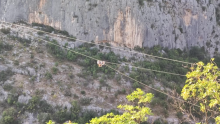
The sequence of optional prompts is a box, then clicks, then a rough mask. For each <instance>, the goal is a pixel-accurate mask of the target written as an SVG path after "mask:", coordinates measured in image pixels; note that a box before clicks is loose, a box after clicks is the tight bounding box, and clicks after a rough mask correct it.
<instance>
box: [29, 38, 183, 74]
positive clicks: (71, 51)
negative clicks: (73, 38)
mask: <svg viewBox="0 0 220 124" xmlns="http://www.w3.org/2000/svg"><path fill="white" fill-rule="evenodd" d="M26 35H29V36H32V35H30V34H26ZM36 39H38V40H42V41H45V42H46V43H49V44H53V45H55V46H58V47H60V48H63V49H66V50H69V51H71V52H74V53H76V54H80V55H82V56H85V57H88V58H90V59H93V60H96V61H97V60H98V59H96V58H94V57H91V56H87V55H85V54H82V53H80V52H77V51H74V50H72V49H69V48H66V47H63V46H61V45H58V44H55V43H52V42H50V41H47V40H44V39H42V38H36ZM105 62H106V63H109V64H114V65H119V66H123V64H119V63H113V62H108V61H105ZM124 64H127V65H129V66H131V67H134V68H137V69H141V70H147V71H152V72H158V73H164V74H171V75H176V76H182V77H185V76H186V75H181V74H176V73H171V72H165V71H158V70H153V69H147V68H141V67H136V66H133V65H130V64H128V63H124Z"/></svg>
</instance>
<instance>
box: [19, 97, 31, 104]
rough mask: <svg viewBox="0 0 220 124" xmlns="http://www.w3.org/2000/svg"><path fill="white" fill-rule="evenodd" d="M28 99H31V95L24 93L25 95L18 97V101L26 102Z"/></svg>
mask: <svg viewBox="0 0 220 124" xmlns="http://www.w3.org/2000/svg"><path fill="white" fill-rule="evenodd" d="M30 99H31V97H30V96H28V95H26V96H24V95H21V96H19V97H18V102H20V103H24V104H27V103H28V102H29V100H30Z"/></svg>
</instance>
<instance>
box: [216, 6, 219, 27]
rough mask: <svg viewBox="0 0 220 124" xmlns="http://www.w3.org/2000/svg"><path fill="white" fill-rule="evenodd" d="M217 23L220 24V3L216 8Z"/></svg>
mask: <svg viewBox="0 0 220 124" xmlns="http://www.w3.org/2000/svg"><path fill="white" fill-rule="evenodd" d="M215 15H216V23H217V24H218V25H219V26H220V4H218V6H217V7H216V8H215Z"/></svg>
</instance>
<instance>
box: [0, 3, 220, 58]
mask: <svg viewBox="0 0 220 124" xmlns="http://www.w3.org/2000/svg"><path fill="white" fill-rule="evenodd" d="M139 1H143V3H142V2H140V3H139ZM219 3H220V1H218V0H145V1H144V0H0V19H1V20H2V21H9V22H17V21H20V20H23V21H26V22H29V23H32V22H36V23H43V24H45V25H50V26H53V27H55V28H57V29H61V30H66V31H68V32H69V33H70V34H71V35H73V36H76V37H77V38H79V39H82V40H87V41H92V40H93V41H95V42H109V43H110V44H112V45H114V46H123V47H124V46H126V47H129V48H134V47H135V46H140V47H152V46H154V45H161V46H163V47H168V48H180V49H184V48H190V47H191V46H200V47H202V46H204V47H205V48H206V50H207V51H209V52H210V54H211V55H213V54H214V53H218V52H219V51H220V49H218V47H219V34H220V32H219V31H220V30H219V29H220V28H219V25H218V23H217V22H218V19H219V17H218V15H217V14H216V13H217V12H216V11H217V10H218V8H219V6H218V4H219Z"/></svg>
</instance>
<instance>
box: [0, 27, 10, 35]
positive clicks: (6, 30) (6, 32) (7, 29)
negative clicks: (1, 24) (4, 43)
mask: <svg viewBox="0 0 220 124" xmlns="http://www.w3.org/2000/svg"><path fill="white" fill-rule="evenodd" d="M10 31H11V29H10V28H2V29H1V32H2V33H4V34H9V33H10Z"/></svg>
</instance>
